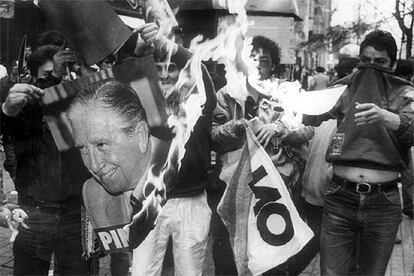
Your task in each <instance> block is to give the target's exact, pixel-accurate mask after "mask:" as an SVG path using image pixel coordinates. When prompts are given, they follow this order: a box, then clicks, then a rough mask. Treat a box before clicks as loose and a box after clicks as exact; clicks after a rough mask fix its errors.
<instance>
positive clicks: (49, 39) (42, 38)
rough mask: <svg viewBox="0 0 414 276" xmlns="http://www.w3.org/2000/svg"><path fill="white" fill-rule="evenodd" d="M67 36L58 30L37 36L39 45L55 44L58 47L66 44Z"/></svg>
mask: <svg viewBox="0 0 414 276" xmlns="http://www.w3.org/2000/svg"><path fill="white" fill-rule="evenodd" d="M65 41H66V38H65V37H64V36H63V34H61V33H60V32H58V31H46V32H43V33H41V34H39V35H38V36H37V39H36V43H37V46H38V47H40V46H43V45H50V44H51V45H55V46H58V47H61V46H63V44H65Z"/></svg>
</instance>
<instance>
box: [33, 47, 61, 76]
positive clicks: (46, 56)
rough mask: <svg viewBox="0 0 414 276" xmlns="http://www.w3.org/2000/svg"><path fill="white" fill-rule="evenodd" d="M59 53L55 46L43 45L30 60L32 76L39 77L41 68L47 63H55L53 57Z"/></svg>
mask: <svg viewBox="0 0 414 276" xmlns="http://www.w3.org/2000/svg"><path fill="white" fill-rule="evenodd" d="M58 51H59V47H57V46H55V45H43V46H40V47H38V48H37V49H36V50H35V51H34V52H33V53H32V54H31V55H30V56H29V58H28V60H27V67H28V68H29V70H30V74H31V75H32V76H37V71H38V70H39V67H40V66H42V65H43V64H45V63H46V62H47V61H49V60H50V61H53V56H54V55H55V54H56V53H57V52H58Z"/></svg>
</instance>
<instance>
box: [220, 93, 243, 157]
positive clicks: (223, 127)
mask: <svg viewBox="0 0 414 276" xmlns="http://www.w3.org/2000/svg"><path fill="white" fill-rule="evenodd" d="M225 89H226V88H225V87H224V88H223V89H221V90H220V91H219V92H218V93H217V106H216V108H215V110H214V112H213V129H212V140H213V150H214V151H216V152H218V153H225V152H228V151H232V150H235V149H237V148H239V147H240V146H241V145H242V144H243V141H244V139H245V135H244V131H243V129H239V128H238V127H237V125H236V121H235V120H232V119H231V114H230V109H229V102H230V100H229V98H228V97H226V94H225Z"/></svg>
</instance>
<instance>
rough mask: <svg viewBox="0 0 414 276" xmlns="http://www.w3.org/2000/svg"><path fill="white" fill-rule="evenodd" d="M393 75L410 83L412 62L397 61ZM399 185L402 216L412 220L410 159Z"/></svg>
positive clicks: (412, 171) (413, 189) (413, 70)
mask: <svg viewBox="0 0 414 276" xmlns="http://www.w3.org/2000/svg"><path fill="white" fill-rule="evenodd" d="M395 75H396V76H397V77H400V78H403V79H406V80H407V81H410V82H412V81H413V76H414V62H413V60H411V59H407V60H403V59H399V60H397V67H396V69H395ZM412 152H413V151H412ZM401 185H402V204H403V214H405V215H407V216H408V217H409V218H411V219H414V203H413V200H414V198H413V197H414V167H413V161H412V158H411V159H410V164H409V165H408V167H407V168H406V169H405V170H404V171H403V172H402V173H401Z"/></svg>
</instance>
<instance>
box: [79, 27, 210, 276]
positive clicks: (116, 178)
mask: <svg viewBox="0 0 414 276" xmlns="http://www.w3.org/2000/svg"><path fill="white" fill-rule="evenodd" d="M139 32H140V34H141V37H142V38H143V39H144V40H145V41H148V43H154V45H155V48H156V49H157V54H160V55H161V54H164V55H162V57H163V58H164V57H165V50H166V49H167V47H166V46H165V45H166V43H169V45H173V54H172V59H171V64H170V66H169V67H167V66H166V63H165V62H161V63H157V68H159V69H160V71H159V73H160V79H161V87H162V89H163V92H164V93H165V95H166V96H168V95H170V96H173V97H174V96H175V93H180V91H177V92H174V91H172V90H171V88H174V84H175V82H176V81H177V79H178V72H179V68H183V67H184V65H185V64H186V62H187V60H188V59H189V58H190V54H189V52H188V51H187V50H185V49H184V48H183V47H181V46H178V45H177V44H175V43H172V42H171V41H168V40H167V39H166V38H165V37H163V36H161V35H158V33H159V31H158V27H157V26H156V25H155V24H152V23H149V24H145V25H143V26H142V27H141V29H140V30H139ZM203 74H204V75H203V76H204V82H205V87H206V94H207V102H206V105H205V107H204V109H203V116H202V117H200V119H199V120H198V121H197V123H196V125H195V127H194V130H193V132H192V134H191V137H190V139H189V141H188V142H187V145H186V148H187V151H186V153H185V155H184V158H183V159H182V162H181V167H180V169H179V171H178V172H175V173H173V174H174V175H173V176H172V177H171V178H169V179H168V180H167V183H166V186H167V191H166V192H167V201H166V203H165V205H164V206H163V208H162V210H161V212H160V214H159V216H158V218H157V223H156V226H155V228H154V229H153V230H152V231H151V232H150V233H149V235H148V236H147V237H146V239H145V240H144V241H143V242H142V243H141V244H139V246H138V247H137V248H136V249H134V251H133V261H132V273H133V275H160V274H161V269H162V263H163V259H164V254H165V250H166V248H167V244H168V241H169V239H170V238H172V242H173V255H174V265H175V273H176V274H180V275H201V274H202V271H203V264H204V259H205V255H206V247H207V236H208V231H209V224H210V216H211V211H210V209H209V207H208V205H207V200H206V194H205V187H206V185H207V169H208V166H209V164H210V145H211V135H210V129H211V113H212V111H213V109H214V107H215V91H214V89H213V86H212V83H211V80H210V78H209V76H208V73H207V71H206V69H205V68H204V67H203ZM118 90H120V88H119V85H113V84H107V85H106V86H105V85H104V86H103V87H101V88H100V89H98V90H97V91H96V93H95V94H96V95H97V96H91V97H89V99H87V100H86V101H84V102H82V103H80V104H76V105H75V106H74V107H73V108H72V111H71V114H72V115H71V122H72V125H73V127H74V136H75V141H76V143H77V144H78V145H79V148H80V150H81V153H82V157H83V160H84V163H85V165H86V167H88V169H89V170H90V171H91V172H92V174H93V175H94V176H95V178H96V179H98V180H99V182H100V183H101V184H102V185H103V186H104V187H105V189H106V190H108V192H109V193H119V192H121V191H125V190H131V189H134V188H135V187H136V190H135V192H136V193H137V194H135V192H134V196H133V197H132V198H133V203H134V206H137V205H139V204H141V205H142V203H140V201H142V200H143V194H142V193H143V191H142V190H140V189H139V188H142V187H141V186H136V185H137V183H138V182H139V181H140V179H141V177H142V173H143V172H142V171H141V173H139V172H138V171H137V168H140V167H142V165H140V164H139V162H144V160H146V159H147V158H148V156H150V155H149V154H150V152H151V148H152V147H151V143H150V140H149V137H148V135H149V130H148V125H147V123H146V122H145V121H144V120H143V119H144V117H143V116H141V117H142V118H141V119H139V120H138V119H133V120H132V119H131V118H129V117H128V118H127V117H126V114H131V113H128V111H127V110H128V108H129V106H126V107H125V108H124V109H125V110H124V112H122V113H121V112H119V111H117V108H116V106H118V105H117V100H116V99H114V100H111V101H107V100H105V101H104V100H102V99H101V97H104V98H105V97H106V96H105V94H111V95H115V93H116V92H117V91H118ZM124 90H125V89H124ZM167 90H168V91H167ZM170 93H173V94H170ZM118 100H120V99H118ZM135 101H137V100H135ZM133 113H134V114H135V112H133ZM94 114H98V115H99V116H98V117H99V119H97V118H96V116H94ZM102 118H106V119H105V120H102ZM99 122H101V123H99ZM131 123H132V126H131ZM134 124H135V127H134ZM126 130H128V131H129V134H126V133H125V131H126ZM134 130H136V131H134ZM95 140H96V141H102V142H96V143H95V142H94V141H95ZM104 141H108V142H107V143H105V142H104ZM117 141H118V142H119V143H118V142H117ZM152 142H153V141H152ZM107 144H108V145H107ZM110 145H112V146H110ZM134 149H135V150H134ZM100 152H102V154H101V153H100ZM108 173H109V174H110V176H109V177H107V176H106V175H107V174H108ZM112 175H113V176H112ZM137 189H138V190H137ZM138 209H140V208H138ZM130 231H132V230H130ZM130 237H131V233H130ZM130 242H131V241H130Z"/></svg>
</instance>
